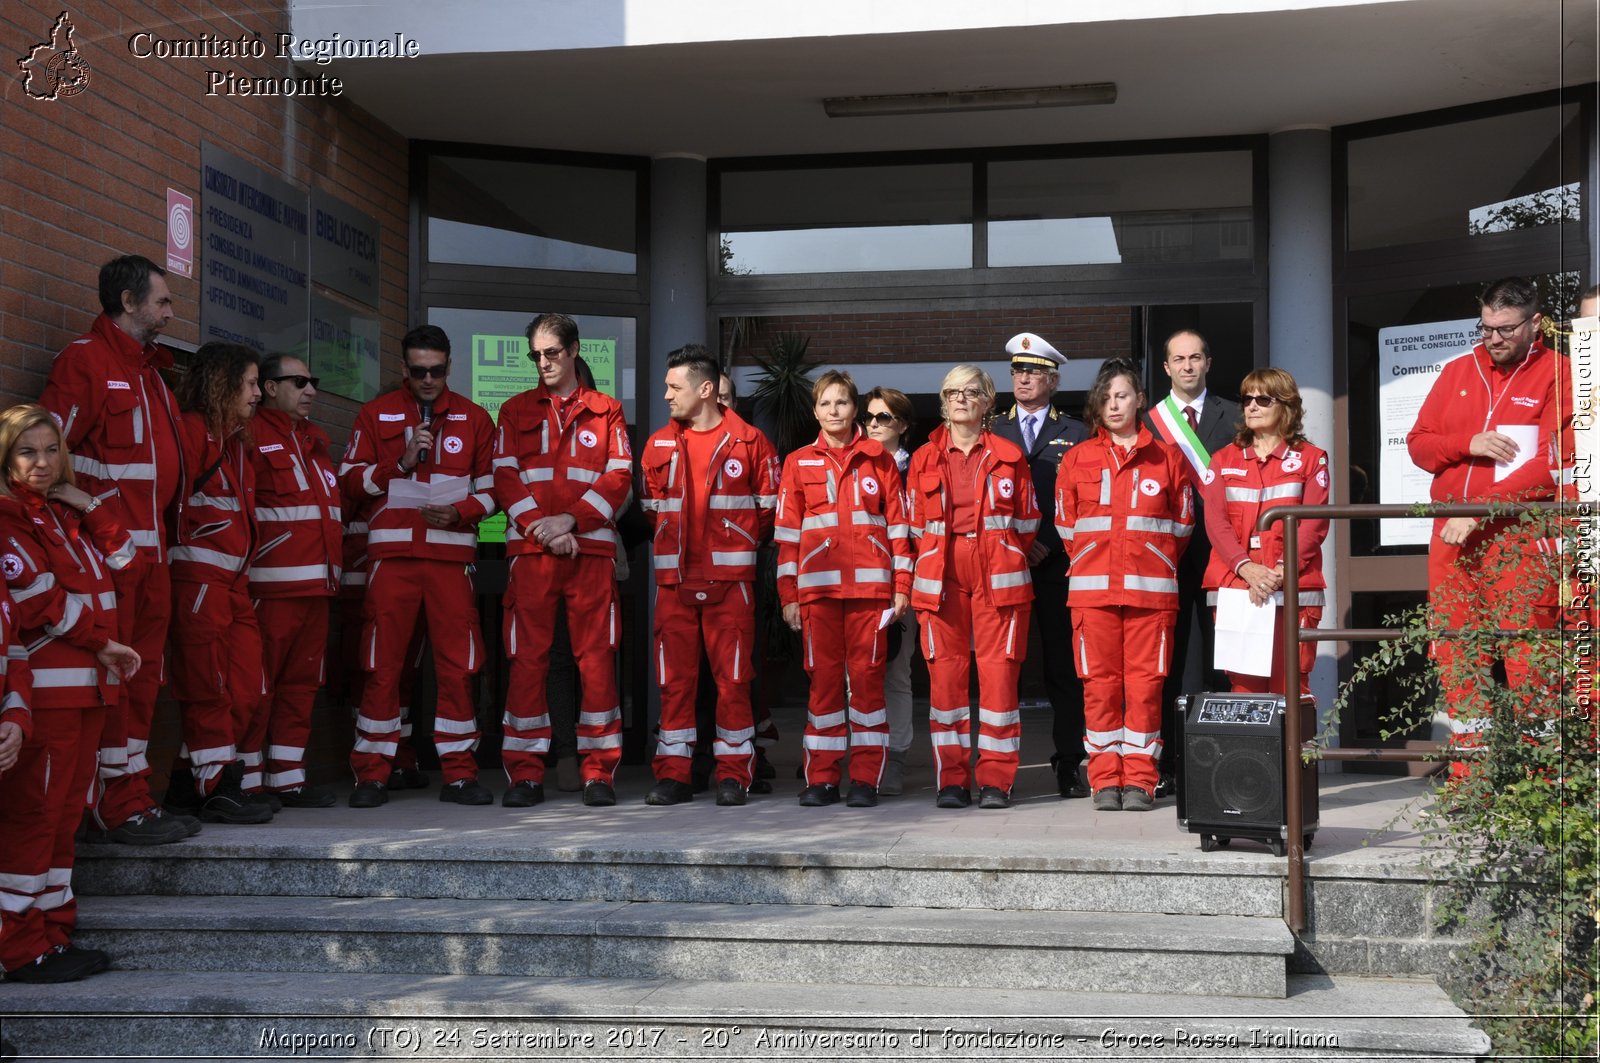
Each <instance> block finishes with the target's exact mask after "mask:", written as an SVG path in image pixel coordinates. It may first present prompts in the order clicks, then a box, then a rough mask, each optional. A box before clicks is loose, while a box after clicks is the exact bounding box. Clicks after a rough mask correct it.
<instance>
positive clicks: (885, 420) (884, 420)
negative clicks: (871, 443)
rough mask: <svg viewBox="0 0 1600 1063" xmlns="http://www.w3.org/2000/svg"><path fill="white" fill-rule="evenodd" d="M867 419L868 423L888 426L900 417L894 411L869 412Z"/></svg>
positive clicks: (883, 426)
mask: <svg viewBox="0 0 1600 1063" xmlns="http://www.w3.org/2000/svg"><path fill="white" fill-rule="evenodd" d="M866 420H867V423H868V424H875V425H878V426H879V427H882V428H887V427H888V426H889V425H892V424H894V423H895V421H896V420H898V418H896V417H895V415H894V414H892V413H869V414H867V418H866Z"/></svg>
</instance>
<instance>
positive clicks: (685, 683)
mask: <svg viewBox="0 0 1600 1063" xmlns="http://www.w3.org/2000/svg"><path fill="white" fill-rule="evenodd" d="M694 586H695V587H697V588H698V587H701V586H702V584H700V583H698V582H697V583H695V584H694ZM694 593H695V592H693V591H686V590H684V588H683V587H682V586H681V585H680V586H675V587H657V588H656V619H655V635H656V677H657V680H658V681H659V682H660V684H661V729H660V730H661V736H660V739H659V741H658V743H657V745H656V756H655V761H654V762H653V769H654V771H655V777H656V779H657V780H664V779H673V780H676V781H677V782H681V783H685V784H687V783H689V782H690V759H691V758H692V757H693V756H694V746H695V736H696V733H697V729H696V726H695V694H696V693H697V691H698V689H699V685H700V649H701V646H702V644H703V645H704V647H705V653H706V659H707V660H708V661H710V662H711V676H712V678H713V679H714V680H716V684H717V707H716V714H717V737H716V741H715V742H714V743H712V754H713V756H715V757H716V762H717V768H716V779H717V781H719V782H720V781H722V780H723V779H732V780H734V781H735V782H737V783H738V784H739V785H740V786H743V787H745V788H746V789H748V788H749V786H750V772H751V770H752V769H753V768H754V766H755V755H756V753H755V744H754V741H753V740H754V738H755V724H754V722H753V720H752V713H751V707H750V676H751V666H750V658H751V644H752V642H753V641H754V635H755V626H756V604H755V603H756V599H755V593H754V591H753V590H752V588H751V586H750V584H748V583H732V582H723V583H718V584H716V585H715V586H714V588H712V589H709V590H700V591H699V593H701V594H704V595H706V600H705V601H704V602H703V603H693V604H691V603H689V602H686V601H685V600H684V595H685V594H689V595H690V597H693V594H694ZM719 594H720V597H717V599H716V600H715V601H712V600H711V599H712V597H714V596H718V595H719Z"/></svg>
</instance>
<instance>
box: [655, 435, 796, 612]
mask: <svg viewBox="0 0 1600 1063" xmlns="http://www.w3.org/2000/svg"><path fill="white" fill-rule="evenodd" d="M684 428H685V425H684V423H683V422H681V421H670V422H668V424H667V426H666V427H665V428H663V429H661V430H660V431H659V432H657V433H656V434H655V435H653V436H651V437H650V439H649V441H648V442H646V443H645V445H644V453H643V454H642V455H640V458H639V465H640V467H641V470H642V471H643V473H644V498H643V499H642V500H641V502H640V504H641V505H642V506H643V507H644V511H645V512H646V513H647V514H649V516H650V523H651V526H652V528H653V529H654V531H655V541H654V544H653V546H652V548H651V549H652V552H653V556H654V559H655V570H656V583H658V584H660V585H661V586H663V587H670V586H673V585H675V584H677V583H679V582H681V581H682V578H683V577H682V574H681V572H680V570H679V567H678V564H679V561H680V560H681V559H682V557H683V546H684V540H685V538H686V537H687V536H695V537H696V538H698V539H699V540H701V541H702V542H704V543H705V545H706V554H707V561H708V568H707V570H706V571H707V577H706V578H708V579H715V580H735V581H739V582H746V583H748V582H750V581H752V580H754V579H755V577H756V548H757V547H758V546H760V545H761V542H762V541H763V540H764V539H766V538H767V537H768V536H770V535H771V534H772V514H773V510H774V508H775V507H776V506H777V504H778V455H777V452H776V451H774V450H773V449H772V444H771V443H769V442H767V437H766V436H764V435H762V434H761V432H759V431H758V430H756V429H755V428H753V427H751V426H750V425H749V424H746V423H745V421H744V420H743V419H742V418H740V416H739V415H738V414H736V413H734V412H733V411H732V410H730V409H728V408H727V407H726V406H724V407H722V424H720V425H719V426H718V427H717V429H716V430H717V431H719V432H721V436H720V438H719V439H718V441H717V445H716V449H715V450H714V451H713V452H712V455H711V464H710V468H708V469H707V470H706V482H705V484H704V486H702V487H701V488H699V491H700V493H702V494H703V495H704V496H705V497H706V499H707V507H706V513H707V516H708V518H709V525H710V526H709V527H705V528H686V527H685V526H684V521H685V519H686V518H685V517H684V516H683V506H684V495H685V493H686V483H687V480H686V476H687V473H688V470H689V465H688V460H689V459H688V447H687V446H686V445H685V443H684Z"/></svg>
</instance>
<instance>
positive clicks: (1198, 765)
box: [1183, 734, 1283, 830]
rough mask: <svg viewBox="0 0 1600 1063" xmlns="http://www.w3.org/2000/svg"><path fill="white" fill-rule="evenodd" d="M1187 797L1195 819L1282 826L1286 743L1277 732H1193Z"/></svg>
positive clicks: (1186, 758)
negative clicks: (1221, 734)
mask: <svg viewBox="0 0 1600 1063" xmlns="http://www.w3.org/2000/svg"><path fill="white" fill-rule="evenodd" d="M1187 738H1188V740H1187V742H1186V744H1185V747H1184V780H1183V785H1184V787H1185V793H1184V796H1185V797H1186V798H1187V800H1186V801H1185V804H1186V805H1187V809H1186V813H1187V816H1188V818H1189V819H1191V820H1195V821H1198V822H1202V823H1212V824H1219V825H1220V824H1235V825H1237V826H1239V827H1241V828H1254V829H1258V830H1259V829H1274V830H1275V829H1276V828H1277V827H1279V826H1281V825H1282V823H1283V755H1282V742H1281V740H1280V739H1279V738H1278V737H1277V736H1276V735H1241V734H1230V735H1225V736H1219V735H1189V736H1187Z"/></svg>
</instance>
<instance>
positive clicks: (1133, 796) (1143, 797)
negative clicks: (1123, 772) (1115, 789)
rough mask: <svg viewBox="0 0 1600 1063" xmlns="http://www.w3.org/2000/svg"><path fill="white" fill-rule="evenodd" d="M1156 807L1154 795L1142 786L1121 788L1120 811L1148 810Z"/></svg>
mask: <svg viewBox="0 0 1600 1063" xmlns="http://www.w3.org/2000/svg"><path fill="white" fill-rule="evenodd" d="M1154 807H1156V799H1155V797H1154V795H1152V794H1151V793H1150V791H1149V790H1146V789H1145V788H1144V787H1142V786H1124V787H1123V788H1122V811H1124V812H1148V811H1150V810H1151V809H1152V808H1154Z"/></svg>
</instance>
